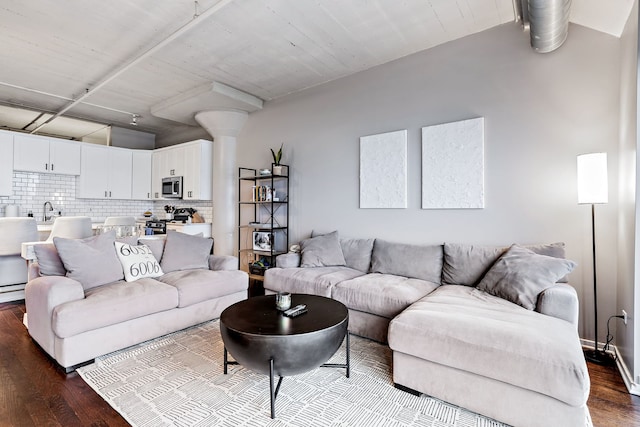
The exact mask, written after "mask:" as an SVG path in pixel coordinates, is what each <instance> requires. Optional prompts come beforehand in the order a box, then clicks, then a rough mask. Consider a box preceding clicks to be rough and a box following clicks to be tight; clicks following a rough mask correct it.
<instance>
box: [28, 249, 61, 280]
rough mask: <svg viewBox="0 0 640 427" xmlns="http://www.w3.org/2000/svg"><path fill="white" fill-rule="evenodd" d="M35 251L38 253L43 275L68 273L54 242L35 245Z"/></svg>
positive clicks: (37, 257) (37, 256)
mask: <svg viewBox="0 0 640 427" xmlns="http://www.w3.org/2000/svg"><path fill="white" fill-rule="evenodd" d="M33 251H34V252H35V254H36V259H37V260H38V267H40V274H41V275H42V276H64V275H66V274H67V270H65V268H64V264H63V263H62V260H61V259H60V255H58V251H57V250H56V246H55V245H54V244H53V243H42V244H39V245H33Z"/></svg>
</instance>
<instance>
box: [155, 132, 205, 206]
mask: <svg viewBox="0 0 640 427" xmlns="http://www.w3.org/2000/svg"><path fill="white" fill-rule="evenodd" d="M212 153H213V143H212V142H211V141H207V140H204V139H200V140H196V141H191V142H185V143H184V144H178V145H173V146H170V147H165V148H160V149H157V150H154V151H153V156H152V173H151V175H152V182H151V191H152V194H153V199H154V200H162V178H167V177H172V176H181V177H182V198H183V199H186V200H211V188H212V183H211V179H212V168H211V164H212Z"/></svg>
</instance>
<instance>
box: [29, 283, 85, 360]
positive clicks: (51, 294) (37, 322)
mask: <svg viewBox="0 0 640 427" xmlns="http://www.w3.org/2000/svg"><path fill="white" fill-rule="evenodd" d="M24 292H25V304H26V308H27V314H28V320H27V324H28V325H27V327H28V329H29V335H31V337H32V338H33V339H34V340H36V342H37V343H38V344H40V346H41V347H42V348H43V349H44V350H45V351H46V352H47V353H49V354H50V355H51V356H52V357H54V358H55V335H54V333H53V325H52V324H51V322H52V319H53V310H54V309H55V308H56V307H57V306H59V305H60V304H63V303H65V302H69V301H76V300H81V299H83V298H84V290H83V289H82V285H81V284H80V282H78V281H76V280H73V279H70V278H68V277H65V276H41V277H38V278H35V279H33V280H30V281H29V282H27V285H26V287H25V290H24Z"/></svg>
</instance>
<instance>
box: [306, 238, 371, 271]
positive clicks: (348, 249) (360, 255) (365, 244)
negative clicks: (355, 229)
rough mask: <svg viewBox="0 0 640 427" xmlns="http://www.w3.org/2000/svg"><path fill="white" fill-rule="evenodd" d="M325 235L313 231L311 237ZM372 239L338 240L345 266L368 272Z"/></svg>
mask: <svg viewBox="0 0 640 427" xmlns="http://www.w3.org/2000/svg"><path fill="white" fill-rule="evenodd" d="M324 234H327V233H321V232H318V231H315V230H313V231H312V232H311V237H317V236H322V235H324ZM373 242H374V239H346V238H341V239H340V248H341V249H342V255H344V262H345V265H346V266H347V267H349V268H353V269H354V270H359V271H362V272H363V273H368V272H369V267H370V266H371V252H372V251H373Z"/></svg>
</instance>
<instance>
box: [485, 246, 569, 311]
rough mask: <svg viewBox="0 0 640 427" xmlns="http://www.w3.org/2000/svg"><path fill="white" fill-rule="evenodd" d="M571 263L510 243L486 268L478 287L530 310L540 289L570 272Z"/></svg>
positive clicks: (534, 305) (533, 306)
mask: <svg viewBox="0 0 640 427" xmlns="http://www.w3.org/2000/svg"><path fill="white" fill-rule="evenodd" d="M575 266H576V263H575V262H573V261H569V260H566V259H559V258H554V257H550V256H546V255H538V254H536V253H534V252H533V251H530V250H529V249H525V248H522V247H520V246H518V245H513V246H511V247H510V248H509V250H508V251H507V252H505V253H504V254H503V255H502V256H501V257H500V258H499V259H498V260H497V261H496V262H495V263H494V264H493V265H492V266H491V268H490V269H489V271H487V273H486V274H485V275H484V277H483V278H482V280H481V281H480V283H479V284H478V289H480V290H483V291H486V292H488V293H490V294H492V295H495V296H497V297H500V298H504V299H506V300H507V301H511V302H513V303H515V304H518V305H521V306H522V307H524V308H526V309H528V310H533V309H534V308H536V302H537V301H538V295H539V294H540V292H542V291H544V290H545V289H547V288H549V287H551V286H553V285H554V284H555V283H556V281H557V280H558V279H560V278H561V277H563V276H565V275H567V274H569V273H571V271H573V269H574V268H575Z"/></svg>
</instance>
